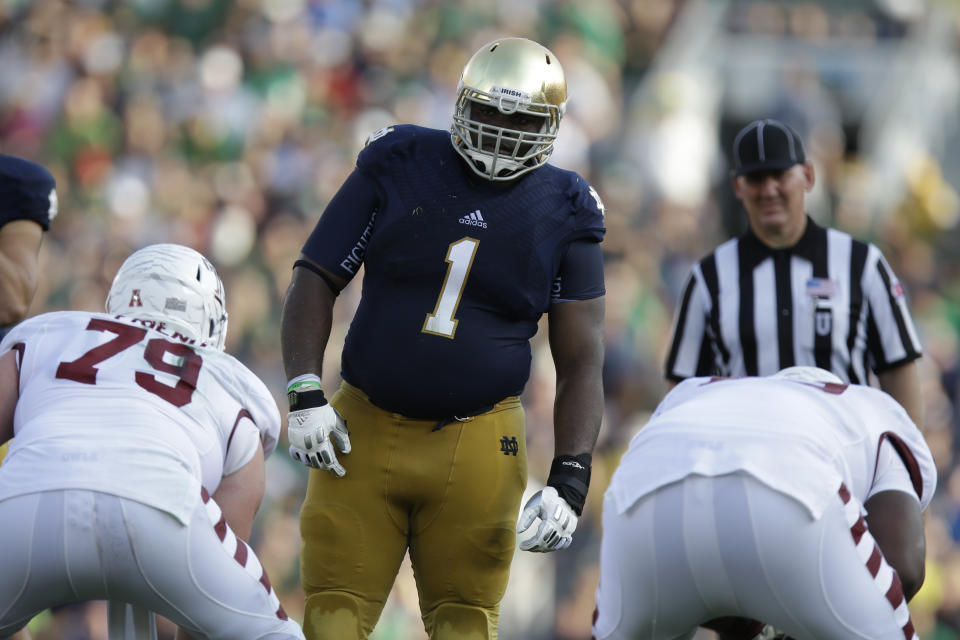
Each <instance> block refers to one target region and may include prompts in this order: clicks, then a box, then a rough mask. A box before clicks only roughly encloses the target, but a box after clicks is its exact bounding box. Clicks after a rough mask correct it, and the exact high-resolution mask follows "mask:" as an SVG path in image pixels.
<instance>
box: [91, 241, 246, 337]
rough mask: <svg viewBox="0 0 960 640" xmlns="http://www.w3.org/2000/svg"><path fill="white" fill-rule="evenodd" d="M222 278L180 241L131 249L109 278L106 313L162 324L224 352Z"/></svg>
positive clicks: (208, 262) (225, 322) (204, 260)
mask: <svg viewBox="0 0 960 640" xmlns="http://www.w3.org/2000/svg"><path fill="white" fill-rule="evenodd" d="M225 300H226V298H225V296H224V292H223V282H221V281H220V276H218V275H217V271H216V269H214V268H213V265H212V264H210V261H209V260H207V259H206V258H205V257H203V255H202V254H200V253H198V252H196V251H194V250H193V249H191V248H189V247H185V246H183V245H179V244H154V245H150V246H148V247H144V248H143V249H140V250H139V251H135V252H133V253H132V254H130V256H128V257H127V259H126V260H124V261H123V264H122V265H120V270H119V271H117V275H116V276H115V277H114V279H113V284H112V285H111V286H110V293H108V294H107V305H106V307H107V313H112V314H118V315H126V316H132V317H135V318H141V319H146V320H155V321H157V322H164V323H165V324H166V326H167V327H168V328H170V329H171V330H174V331H179V332H180V333H181V334H183V335H184V336H186V337H188V338H192V339H194V340H196V341H197V343H201V344H206V345H207V346H210V347H214V348H216V349H219V350H220V351H223V344H224V342H225V341H226V338H227V311H226V306H225Z"/></svg>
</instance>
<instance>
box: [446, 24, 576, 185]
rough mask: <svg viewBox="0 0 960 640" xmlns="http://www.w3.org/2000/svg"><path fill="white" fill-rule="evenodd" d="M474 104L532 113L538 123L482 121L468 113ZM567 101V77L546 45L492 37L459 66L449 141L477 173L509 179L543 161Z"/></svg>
mask: <svg viewBox="0 0 960 640" xmlns="http://www.w3.org/2000/svg"><path fill="white" fill-rule="evenodd" d="M477 104H483V105H493V106H496V107H497V109H499V111H500V113H503V114H507V115H509V114H513V113H523V114H526V115H528V116H536V117H538V118H542V119H543V124H542V125H541V127H540V129H539V131H537V132H534V133H531V132H528V131H520V130H517V129H506V128H503V127H499V126H495V125H492V124H487V123H483V122H480V121H479V120H477V119H476V118H475V117H472V116H471V111H472V107H473V106H474V105H477ZM566 106H567V81H566V78H565V76H564V74H563V68H562V67H561V66H560V62H559V61H558V60H557V57H556V56H555V55H553V53H551V52H550V50H549V49H547V48H546V47H545V46H543V45H542V44H539V43H537V42H534V41H533V40H527V39H526V38H501V39H499V40H494V41H493V42H490V43H488V44H485V45H484V46H482V47H481V48H480V49H479V50H478V51H477V52H476V53H474V54H473V56H472V57H471V58H470V60H469V61H468V62H467V65H466V66H465V67H464V68H463V73H462V74H461V75H460V82H459V84H458V86H457V102H456V108H455V110H454V113H453V127H452V128H451V130H450V141H451V142H452V143H453V147H454V148H455V149H456V150H457V153H459V154H460V155H461V156H463V158H464V159H465V160H466V161H467V165H468V166H469V167H470V168H471V169H473V171H474V172H475V173H476V174H478V175H480V176H482V177H484V178H486V179H488V180H512V179H514V178H516V177H517V176H519V175H521V174H524V173H526V172H527V171H531V170H533V169H536V168H537V167H539V166H541V165H543V164H545V163H546V162H547V160H548V159H549V157H550V154H551V153H553V143H554V140H556V138H557V131H558V130H559V128H560V119H561V118H562V117H563V114H564V112H565V111H566Z"/></svg>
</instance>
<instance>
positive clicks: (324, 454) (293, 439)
mask: <svg viewBox="0 0 960 640" xmlns="http://www.w3.org/2000/svg"><path fill="white" fill-rule="evenodd" d="M287 439H288V440H289V441H290V457H291V458H293V459H294V460H296V461H297V462H300V463H301V464H304V465H306V466H308V467H313V468H314V469H326V470H328V471H330V472H331V473H333V474H334V475H336V476H337V477H339V478H342V477H343V476H344V475H346V473H347V471H346V469H344V468H343V465H342V464H340V461H339V460H337V454H336V452H335V451H334V449H333V444H334V443H336V445H337V448H338V449H339V450H340V452H341V453H350V434H349V432H348V431H347V425H346V423H345V422H344V421H343V418H342V417H340V414H339V413H337V410H336V409H334V408H333V407H332V406H330V404H329V403H328V404H325V405H323V406H322V407H314V408H312V409H300V410H299V411H291V412H290V413H288V414H287Z"/></svg>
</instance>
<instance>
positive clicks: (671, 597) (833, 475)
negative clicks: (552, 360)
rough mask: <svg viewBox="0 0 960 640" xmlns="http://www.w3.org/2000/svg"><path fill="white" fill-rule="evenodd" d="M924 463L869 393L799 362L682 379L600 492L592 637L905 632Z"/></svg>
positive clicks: (835, 636) (885, 403)
mask: <svg viewBox="0 0 960 640" xmlns="http://www.w3.org/2000/svg"><path fill="white" fill-rule="evenodd" d="M935 484H936V468H935V467H934V463H933V458H932V456H931V454H930V449H929V448H928V447H927V445H926V443H925V442H924V439H923V436H922V435H921V434H920V432H919V431H918V430H917V428H916V426H915V425H914V424H913V423H912V422H911V421H910V419H909V418H908V417H907V414H906V412H905V411H904V410H903V409H902V408H901V407H900V405H899V404H897V402H896V401H895V400H893V398H891V397H890V396H888V395H886V394H885V393H884V392H882V391H879V390H877V389H873V388H870V387H866V386H856V385H845V384H842V383H841V382H840V380H839V378H837V377H836V376H834V375H833V374H831V373H829V372H826V371H823V370H820V369H816V368H813V367H791V368H790V369H785V370H784V371H782V372H780V373H777V374H774V375H772V376H769V377H763V378H756V377H754V378H712V379H711V378H690V379H688V380H686V381H684V382H682V383H681V384H680V385H678V386H677V387H676V388H675V389H674V390H673V391H671V392H670V393H669V394H667V396H666V397H665V398H664V400H663V402H662V403H661V404H660V406H659V407H658V408H657V410H656V412H655V413H654V415H653V418H652V419H651V420H650V422H649V423H648V424H647V426H646V427H644V428H643V429H642V430H641V431H640V433H638V434H637V435H636V436H635V437H634V439H633V441H632V442H631V443H630V447H629V449H628V450H627V452H626V453H625V454H624V456H623V458H622V460H621V461H620V465H619V467H618V468H617V470H616V472H615V473H614V476H613V479H612V481H611V483H610V486H609V487H608V489H607V491H606V494H605V496H604V503H603V540H602V546H601V552H600V554H601V560H600V571H601V573H600V585H599V587H598V589H597V612H596V619H595V622H594V627H593V631H594V637H595V638H596V640H608V639H614V638H615V639H617V640H625V639H627V638H629V639H630V640H636V639H638V638H642V639H644V640H661V639H662V640H667V639H687V638H691V637H692V636H693V635H694V632H695V631H696V628H697V626H698V625H704V626H711V628H719V629H720V630H724V631H726V629H724V628H722V627H718V626H715V625H711V624H710V623H711V621H714V619H716V618H722V617H726V616H740V617H742V618H751V619H753V620H759V621H763V622H764V623H766V624H767V625H768V626H767V628H766V630H765V631H764V632H763V633H761V628H762V627H763V625H762V624H757V626H756V628H755V629H754V630H753V631H751V632H749V633H744V632H741V633H740V634H738V635H737V636H725V637H744V638H751V637H754V636H756V637H770V636H771V635H772V633H771V629H770V627H773V628H774V629H776V630H778V631H779V632H783V633H786V634H787V635H788V636H789V637H791V638H796V639H797V640H851V639H852V638H862V639H864V640H903V639H904V638H907V639H908V640H909V639H911V638H912V639H914V640H916V639H917V635H916V633H915V632H914V630H913V625H912V623H911V621H910V613H909V611H908V609H907V601H908V600H909V599H910V598H911V597H912V596H913V595H914V594H915V593H916V592H917V590H918V589H919V588H920V585H921V584H922V583H923V575H924V548H925V542H924V534H923V523H922V520H921V512H922V510H923V509H924V508H926V506H927V504H928V503H929V502H930V498H931V497H932V494H933V490H934V486H935Z"/></svg>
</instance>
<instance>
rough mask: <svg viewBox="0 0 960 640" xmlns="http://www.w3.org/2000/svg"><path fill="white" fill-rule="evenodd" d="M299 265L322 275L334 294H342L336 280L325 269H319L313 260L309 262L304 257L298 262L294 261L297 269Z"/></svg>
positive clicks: (294, 266)
mask: <svg viewBox="0 0 960 640" xmlns="http://www.w3.org/2000/svg"><path fill="white" fill-rule="evenodd" d="M297 267H303V268H304V269H307V270H308V271H313V272H314V273H315V274H317V275H318V276H320V278H322V279H323V281H324V282H326V283H327V286H328V287H330V291H332V292H333V295H334V296H338V295H340V289H338V288H337V285H336V283H334V281H333V280H332V279H331V278H330V276H328V275H327V274H326V273H324V272H323V269H319V268H317V266H316V265H315V264H313V263H311V262H307V261H306V260H302V259H301V260H297V261H296V262H294V263H293V268H294V269H296V268H297Z"/></svg>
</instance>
